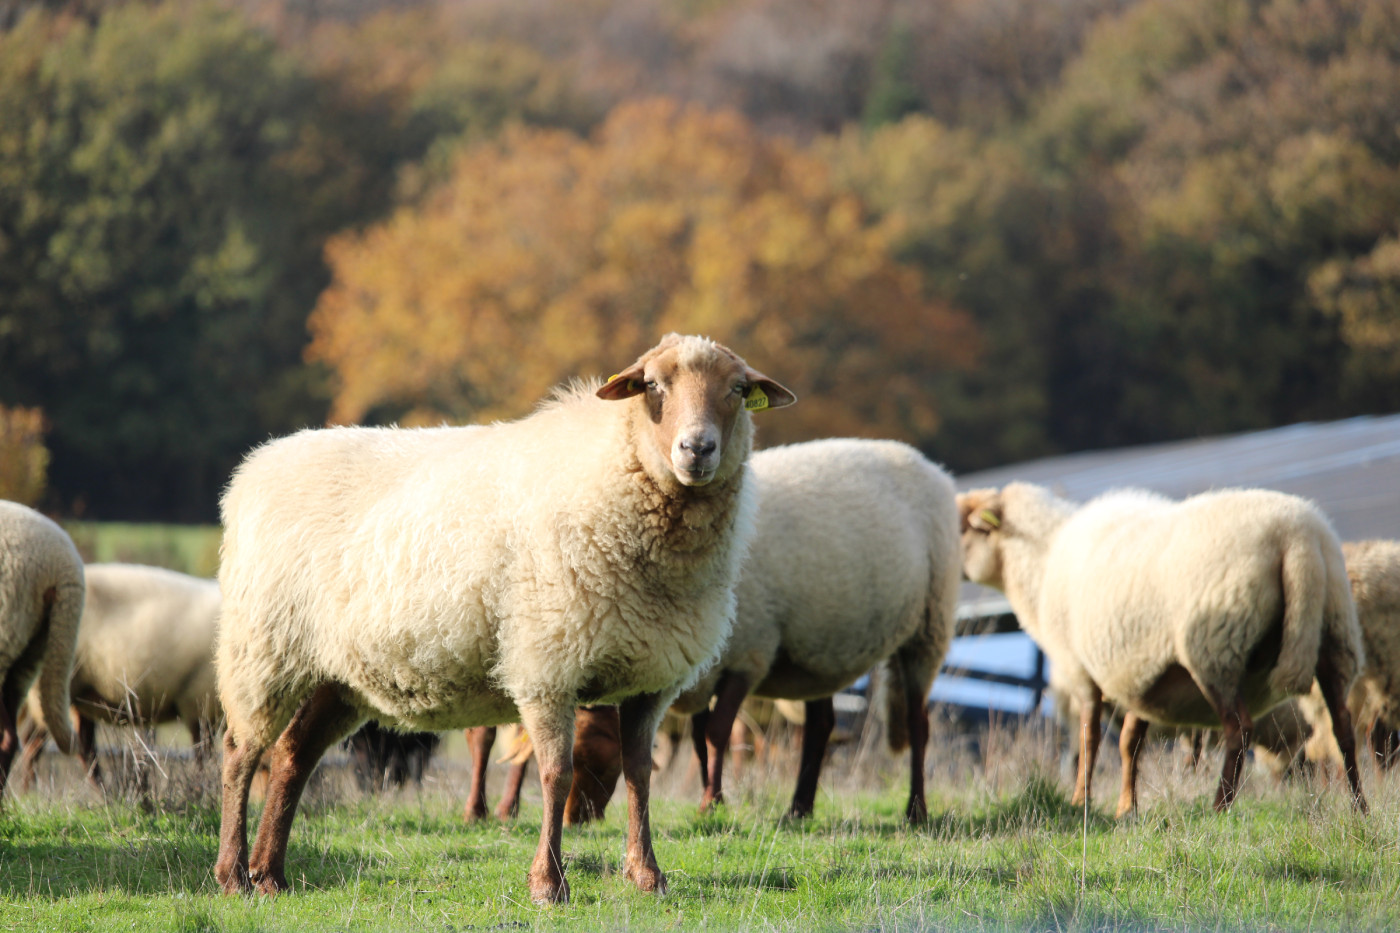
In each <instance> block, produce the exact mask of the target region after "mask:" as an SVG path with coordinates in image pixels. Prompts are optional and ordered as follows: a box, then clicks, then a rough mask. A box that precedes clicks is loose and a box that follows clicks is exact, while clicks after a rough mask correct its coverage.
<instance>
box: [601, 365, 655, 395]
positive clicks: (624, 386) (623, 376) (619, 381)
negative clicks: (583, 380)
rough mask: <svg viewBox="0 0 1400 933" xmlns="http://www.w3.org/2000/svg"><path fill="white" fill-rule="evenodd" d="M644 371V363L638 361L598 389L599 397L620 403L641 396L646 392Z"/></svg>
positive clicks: (610, 378)
mask: <svg viewBox="0 0 1400 933" xmlns="http://www.w3.org/2000/svg"><path fill="white" fill-rule="evenodd" d="M642 369H643V366H642V362H641V361H640V360H638V361H637V362H635V363H633V364H632V365H631V366H629V367H627V368H626V369H624V370H623V371H622V372H620V373H618V374H616V375H615V376H611V377H609V379H608V381H607V382H605V383H603V384H602V385H601V386H600V387H599V388H598V391H597V393H596V394H597V396H598V397H599V398H605V399H607V400H608V401H610V402H620V401H622V400H623V399H625V398H631V397H632V396H634V395H641V394H642V393H643V392H644V391H646V383H645V382H644V381H643V373H642Z"/></svg>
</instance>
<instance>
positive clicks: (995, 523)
mask: <svg viewBox="0 0 1400 933" xmlns="http://www.w3.org/2000/svg"><path fill="white" fill-rule="evenodd" d="M977 517H978V518H980V519H982V521H984V522H986V523H987V524H988V525H991V526H992V527H993V528H1000V527H1001V519H999V518H997V513H995V512H993V511H992V510H991V509H983V510H982V511H981V512H979V513H978V515H977Z"/></svg>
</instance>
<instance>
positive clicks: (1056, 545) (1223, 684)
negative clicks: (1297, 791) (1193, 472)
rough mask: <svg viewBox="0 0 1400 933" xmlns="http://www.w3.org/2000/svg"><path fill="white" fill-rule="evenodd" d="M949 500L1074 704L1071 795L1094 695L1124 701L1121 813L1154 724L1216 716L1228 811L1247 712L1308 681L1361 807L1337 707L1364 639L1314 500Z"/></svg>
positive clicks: (967, 542) (1140, 494)
mask: <svg viewBox="0 0 1400 933" xmlns="http://www.w3.org/2000/svg"><path fill="white" fill-rule="evenodd" d="M958 509H959V514H960V517H961V527H962V537H963V554H964V569H965V572H966V574H967V576H968V578H969V579H970V580H973V581H974V582H977V583H982V584H986V585H990V586H995V587H996V588H998V589H1000V590H1002V591H1003V592H1005V593H1006V596H1007V598H1008V599H1009V600H1010V601H1011V605H1012V607H1013V608H1014V609H1015V610H1016V615H1017V618H1018V619H1019V620H1020V622H1021V625H1022V626H1023V627H1024V628H1025V629H1026V631H1027V632H1028V633H1029V634H1030V635H1031V637H1032V638H1034V639H1035V640H1036V641H1037V643H1039V644H1040V646H1041V647H1042V648H1043V649H1044V650H1045V653H1046V654H1047V655H1048V656H1049V658H1050V661H1051V663H1052V664H1053V665H1054V666H1055V668H1057V671H1056V676H1057V679H1058V680H1059V682H1060V683H1062V684H1065V685H1066V686H1067V687H1068V689H1070V690H1071V691H1072V692H1074V693H1075V694H1076V696H1077V697H1078V700H1079V702H1080V703H1081V704H1082V705H1081V719H1080V733H1081V736H1082V744H1083V752H1082V753H1081V755H1080V759H1079V777H1078V780H1077V781H1076V784H1075V792H1074V802H1075V803H1076V804H1081V803H1085V802H1086V801H1087V799H1088V796H1089V783H1090V780H1091V776H1092V773H1093V767H1094V759H1095V757H1096V755H1097V753H1098V743H1099V728H1100V726H1099V719H1100V716H1101V714H1102V708H1103V701H1104V699H1105V698H1107V699H1108V700H1110V701H1112V702H1114V703H1117V704H1118V705H1120V706H1121V707H1122V708H1123V709H1124V710H1125V711H1126V716H1125V719H1124V724H1123V731H1122V734H1121V741H1120V750H1121V751H1122V754H1123V762H1124V767H1123V793H1122V794H1121V796H1120V797H1119V802H1118V814H1119V816H1122V815H1124V814H1126V813H1127V812H1129V811H1131V810H1132V809H1134V808H1135V806H1136V774H1137V755H1138V751H1139V750H1140V749H1141V745H1142V739H1143V736H1144V734H1145V732H1146V728H1147V723H1148V722H1149V721H1151V722H1160V723H1166V724H1170V725H1183V726H1214V727H1217V728H1220V727H1222V726H1223V730H1224V736H1225V746H1226V755H1225V767H1224V771H1223V772H1222V774H1221V779H1220V787H1219V790H1218V791H1217V793H1216V798H1215V807H1216V809H1217V810H1224V809H1226V808H1227V807H1229V805H1230V803H1231V802H1232V801H1233V799H1234V796H1235V793H1236V790H1237V787H1238V778H1239V771H1240V766H1241V763H1242V759H1243V754H1244V749H1245V748H1246V747H1247V745H1248V744H1249V742H1250V737H1251V732H1252V729H1253V717H1255V716H1260V715H1262V714H1263V713H1265V712H1266V711H1268V710H1269V709H1271V708H1273V707H1274V706H1276V705H1277V704H1279V703H1280V702H1282V701H1283V700H1284V699H1286V698H1287V697H1289V696H1295V695H1299V694H1303V693H1306V692H1307V691H1308V689H1309V688H1310V687H1311V685H1312V681H1313V678H1314V676H1316V677H1317V680H1318V682H1319V683H1320V684H1321V686H1322V689H1323V692H1324V694H1325V696H1326V697H1327V703H1328V706H1329V707H1330V708H1331V709H1333V711H1334V717H1335V722H1336V734H1337V740H1338V744H1339V745H1340V747H1341V748H1342V749H1343V751H1344V753H1345V756H1346V758H1347V776H1348V778H1349V779H1350V781H1351V788H1352V793H1353V798H1354V800H1355V803H1356V805H1357V807H1358V808H1359V809H1361V810H1363V811H1364V810H1365V808H1366V803H1365V798H1364V797H1363V795H1362V793H1361V785H1360V779H1359V776H1358V774H1357V771H1356V762H1355V754H1354V751H1355V750H1354V745H1353V738H1352V731H1351V719H1350V716H1349V715H1348V714H1347V713H1346V706H1345V696H1346V690H1347V688H1348V687H1349V686H1350V684H1351V681H1352V679H1353V678H1354V677H1355V675H1356V671H1357V669H1358V667H1359V665H1360V662H1361V657H1362V646H1361V634H1360V630H1359V628H1358V626H1357V623H1356V610H1355V608H1354V607H1353V606H1352V601H1351V594H1350V591H1349V589H1348V587H1347V582H1346V571H1345V567H1344V565H1343V561H1342V552H1341V547H1340V545H1339V544H1338V542H1337V539H1336V535H1335V534H1334V533H1333V531H1332V528H1331V526H1330V525H1329V524H1328V522H1327V520H1326V518H1324V517H1323V516H1322V514H1321V513H1320V512H1318V510H1317V509H1316V508H1314V507H1313V506H1312V505H1311V504H1310V503H1308V502H1306V501H1304V500H1302V499H1299V498H1297V497H1294V496H1288V495H1284V494H1282V493H1277V492H1271V491H1267V490H1257V489H1255V490H1223V491H1218V492H1210V493H1205V494H1203V495H1199V496H1193V497H1191V498H1189V499H1186V500H1184V501H1181V502H1172V501H1171V500H1168V499H1165V498H1163V497H1161V496H1158V495H1155V494H1153V493H1149V492H1145V491H1141V490H1125V491H1120V492H1113V493H1108V494H1106V495H1103V496H1100V497H1099V498H1097V499H1095V500H1093V501H1092V502H1090V503H1088V504H1087V505H1084V506H1081V507H1078V508H1076V507H1075V506H1074V505H1073V504H1072V503H1070V502H1066V501H1065V500H1063V499H1059V498H1057V497H1055V496H1054V495H1052V494H1051V493H1050V492H1049V491H1048V490H1046V489H1044V488H1042V487H1039V486H1033V485H1030V484H1027V483H1012V484H1010V485H1008V486H1006V487H1005V488H1003V489H1001V490H1000V491H998V490H995V489H979V490H973V491H970V492H967V493H963V494H962V495H960V496H959V497H958Z"/></svg>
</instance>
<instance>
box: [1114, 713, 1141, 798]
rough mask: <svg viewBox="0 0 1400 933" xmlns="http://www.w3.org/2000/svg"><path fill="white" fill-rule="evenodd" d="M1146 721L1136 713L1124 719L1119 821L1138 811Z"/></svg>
mask: <svg viewBox="0 0 1400 933" xmlns="http://www.w3.org/2000/svg"><path fill="white" fill-rule="evenodd" d="M1147 726H1148V722H1147V720H1146V719H1143V718H1142V717H1140V716H1138V715H1137V714H1136V713H1129V714H1128V715H1126V716H1124V717H1123V731H1122V732H1121V733H1120V734H1119V736H1118V753H1119V754H1120V755H1121V756H1122V757H1123V791H1122V793H1120V794H1119V795H1118V813H1117V814H1116V815H1117V817H1118V818H1119V819H1122V818H1123V817H1125V816H1127V815H1128V814H1129V813H1132V812H1133V811H1134V810H1136V809H1137V778H1138V756H1139V754H1140V753H1141V752H1142V742H1143V739H1145V738H1147Z"/></svg>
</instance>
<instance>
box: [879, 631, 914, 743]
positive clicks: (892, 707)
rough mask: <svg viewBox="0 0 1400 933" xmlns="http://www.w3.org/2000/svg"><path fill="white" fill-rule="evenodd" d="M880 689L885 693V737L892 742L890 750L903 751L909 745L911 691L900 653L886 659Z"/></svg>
mask: <svg viewBox="0 0 1400 933" xmlns="http://www.w3.org/2000/svg"><path fill="white" fill-rule="evenodd" d="M880 689H881V690H882V691H884V694H885V739H886V740H887V741H888V742H889V743H890V751H892V752H902V751H904V750H905V749H906V748H908V747H909V700H908V695H909V691H908V690H906V689H905V684H904V670H903V666H902V665H901V664H900V663H899V655H898V654H892V655H890V656H889V658H887V659H886V660H885V676H884V683H882V684H881V685H880Z"/></svg>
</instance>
